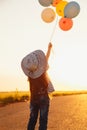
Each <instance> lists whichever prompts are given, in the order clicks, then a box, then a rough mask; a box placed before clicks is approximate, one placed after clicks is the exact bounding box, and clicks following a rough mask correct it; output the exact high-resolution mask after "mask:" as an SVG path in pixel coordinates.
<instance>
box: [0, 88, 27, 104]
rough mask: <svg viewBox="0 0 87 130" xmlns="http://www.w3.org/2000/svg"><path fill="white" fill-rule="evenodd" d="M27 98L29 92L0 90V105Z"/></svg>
mask: <svg viewBox="0 0 87 130" xmlns="http://www.w3.org/2000/svg"><path fill="white" fill-rule="evenodd" d="M26 100H29V92H21V91H20V92H19V91H14V92H0V106H4V105H7V104H9V103H14V102H23V101H26Z"/></svg>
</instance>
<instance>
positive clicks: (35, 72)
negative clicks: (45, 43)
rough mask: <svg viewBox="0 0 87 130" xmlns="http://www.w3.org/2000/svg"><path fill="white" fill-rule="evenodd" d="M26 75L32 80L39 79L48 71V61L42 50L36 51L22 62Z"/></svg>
mask: <svg viewBox="0 0 87 130" xmlns="http://www.w3.org/2000/svg"><path fill="white" fill-rule="evenodd" d="M21 67H22V70H23V72H24V73H25V75H27V76H28V77H31V78H33V79H34V78H38V77H39V76H41V75H42V74H43V73H44V72H45V71H46V70H47V60H46V56H45V54H44V52H43V51H42V50H35V51H33V52H31V53H30V54H28V55H27V56H25V57H24V58H23V60H22V62H21Z"/></svg>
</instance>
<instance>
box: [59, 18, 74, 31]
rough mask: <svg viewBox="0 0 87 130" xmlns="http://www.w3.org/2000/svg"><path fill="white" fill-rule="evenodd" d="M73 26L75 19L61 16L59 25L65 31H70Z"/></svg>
mask: <svg viewBox="0 0 87 130" xmlns="http://www.w3.org/2000/svg"><path fill="white" fill-rule="evenodd" d="M72 26H73V21H72V19H70V18H61V19H60V20H59V27H60V28H61V29H62V30H63V31H68V30H70V29H71V28H72Z"/></svg>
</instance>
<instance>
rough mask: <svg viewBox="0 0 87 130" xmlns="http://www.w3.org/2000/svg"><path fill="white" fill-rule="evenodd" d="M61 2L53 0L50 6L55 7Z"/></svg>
mask: <svg viewBox="0 0 87 130" xmlns="http://www.w3.org/2000/svg"><path fill="white" fill-rule="evenodd" d="M60 1H62V0H53V2H52V6H54V7H56V5H57V4H58V3H59V2H60Z"/></svg>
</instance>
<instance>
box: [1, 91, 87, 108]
mask: <svg viewBox="0 0 87 130" xmlns="http://www.w3.org/2000/svg"><path fill="white" fill-rule="evenodd" d="M73 94H87V91H55V92H53V93H52V96H66V95H73ZM29 96H30V94H29V92H28V91H24V92H23V91H17V90H16V91H14V92H0V106H5V105H7V104H9V103H14V102H24V101H27V100H29Z"/></svg>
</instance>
